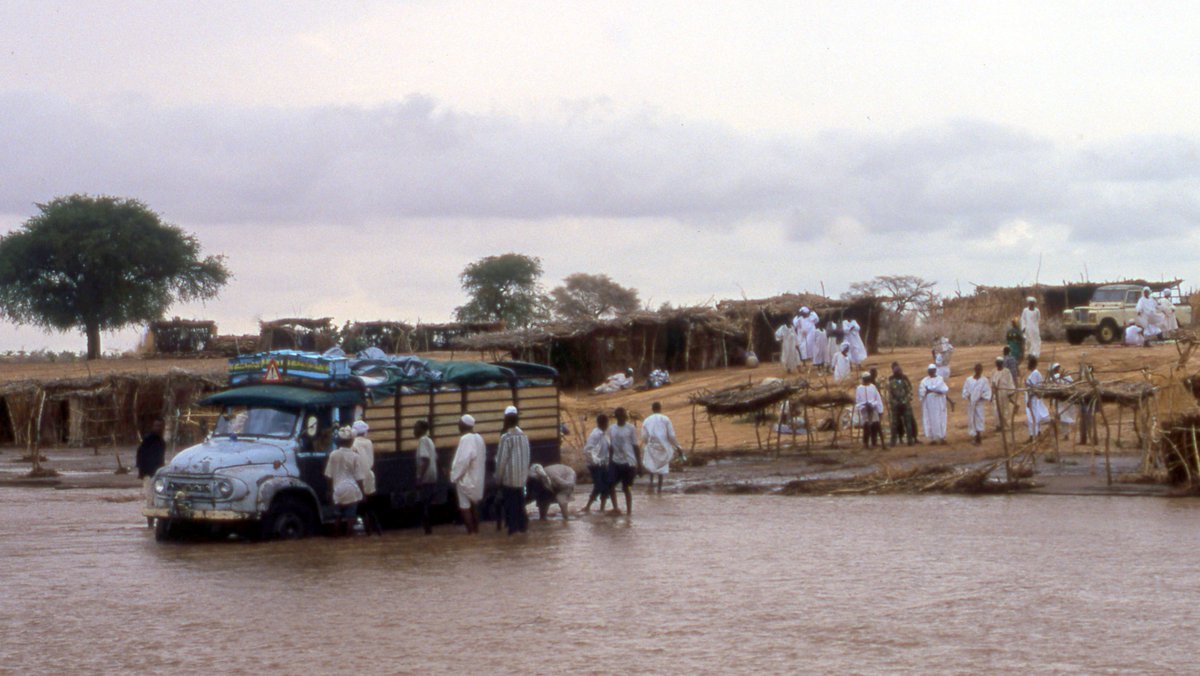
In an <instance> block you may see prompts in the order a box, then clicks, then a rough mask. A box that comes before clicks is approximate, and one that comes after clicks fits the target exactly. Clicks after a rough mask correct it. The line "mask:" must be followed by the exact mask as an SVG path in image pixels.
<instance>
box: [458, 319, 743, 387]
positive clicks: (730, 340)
mask: <svg viewBox="0 0 1200 676" xmlns="http://www.w3.org/2000/svg"><path fill="white" fill-rule="evenodd" d="M456 345H457V346H458V347H460V348H462V349H468V350H478V351H480V352H484V353H490V354H492V355H496V354H499V353H505V354H508V355H509V356H511V357H512V358H513V359H519V360H522V361H532V362H538V363H544V364H550V365H551V366H553V367H554V368H556V369H558V372H559V377H560V379H561V382H562V383H563V385H564V386H567V387H587V386H592V385H595V384H597V383H599V382H601V381H603V380H604V379H605V378H606V377H607V376H609V375H611V374H613V373H617V372H620V371H624V370H625V369H626V368H633V369H634V371H635V373H637V374H638V375H639V376H645V375H646V374H648V373H649V372H650V371H652V370H654V369H666V370H668V371H672V372H675V371H691V370H700V369H707V368H715V367H718V366H728V365H730V364H736V363H740V362H741V360H742V359H744V356H745V348H746V341H745V337H744V335H743V333H742V332H741V331H740V330H739V327H738V326H737V325H736V324H734V323H733V322H731V321H729V319H728V318H727V317H726V316H725V315H723V314H721V313H720V312H718V311H716V310H714V309H713V308H710V307H687V308H676V309H669V310H662V311H659V312H635V313H631V314H628V315H624V316H622V317H618V318H616V319H606V320H594V321H583V322H560V323H552V324H547V325H545V326H540V327H536V328H531V329H521V330H516V331H505V332H500V333H491V334H482V335H476V336H471V337H469V338H464V339H461V340H459V341H457V343H456Z"/></svg>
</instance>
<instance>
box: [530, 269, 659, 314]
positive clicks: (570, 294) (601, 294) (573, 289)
mask: <svg viewBox="0 0 1200 676" xmlns="http://www.w3.org/2000/svg"><path fill="white" fill-rule="evenodd" d="M550 296H551V298H552V299H553V302H554V314H555V315H557V316H559V317H561V318H563V319H569V320H582V319H601V318H605V317H617V316H620V315H624V314H629V313H630V312H633V311H634V310H637V309H638V306H639V303H640V301H638V292H637V290H636V289H629V288H626V287H623V286H621V285H620V284H617V283H616V282H614V281H613V280H612V279H610V278H609V276H608V275H589V274H587V273H586V272H576V273H575V274H573V275H569V276H567V278H566V279H564V280H563V284H562V286H558V287H555V289H554V290H553V291H551V292H550Z"/></svg>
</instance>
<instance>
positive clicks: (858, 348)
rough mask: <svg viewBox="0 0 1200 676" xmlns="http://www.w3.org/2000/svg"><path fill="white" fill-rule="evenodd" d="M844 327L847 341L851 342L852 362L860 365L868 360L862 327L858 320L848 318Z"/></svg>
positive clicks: (854, 364) (843, 324)
mask: <svg viewBox="0 0 1200 676" xmlns="http://www.w3.org/2000/svg"><path fill="white" fill-rule="evenodd" d="M842 329H843V330H844V331H845V332H846V342H847V343H850V364H851V365H853V366H858V365H859V364H861V363H863V362H864V361H866V360H867V346H866V345H864V344H863V339H862V327H860V326H859V325H858V320H856V319H847V320H846V321H844V322H842Z"/></svg>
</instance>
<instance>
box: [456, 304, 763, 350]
mask: <svg viewBox="0 0 1200 676" xmlns="http://www.w3.org/2000/svg"><path fill="white" fill-rule="evenodd" d="M678 321H683V322H687V323H690V324H692V325H694V326H701V327H703V328H704V329H707V330H709V331H712V332H715V333H721V334H725V335H729V336H735V335H738V334H739V333H740V332H741V331H740V329H739V328H738V327H737V326H736V325H735V324H733V322H731V321H730V320H729V319H728V318H727V317H726V316H724V315H722V314H721V313H720V312H718V311H717V310H715V309H713V308H711V307H707V306H692V307H682V308H673V309H667V310H659V311H657V312H649V311H638V312H631V313H629V314H626V315H621V316H620V317H615V318H613V319H596V320H585V321H573V322H550V323H547V324H542V325H539V326H535V327H530V328H526V329H514V330H511V331H500V332H496V333H481V334H476V335H473V336H464V337H462V338H459V339H458V340H456V341H455V343H454V345H455V347H458V348H461V349H468V350H481V351H483V350H520V349H525V348H530V347H536V346H544V345H547V344H549V343H550V342H552V341H555V340H571V339H577V338H582V337H585V336H591V335H598V334H603V333H616V332H621V331H626V330H629V329H631V328H634V327H637V326H663V325H666V324H669V323H671V322H678Z"/></svg>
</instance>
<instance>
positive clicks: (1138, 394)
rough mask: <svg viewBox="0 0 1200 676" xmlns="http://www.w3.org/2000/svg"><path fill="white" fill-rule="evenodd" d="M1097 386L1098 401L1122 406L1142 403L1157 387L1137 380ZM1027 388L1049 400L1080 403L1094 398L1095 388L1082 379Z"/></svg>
mask: <svg viewBox="0 0 1200 676" xmlns="http://www.w3.org/2000/svg"><path fill="white" fill-rule="evenodd" d="M1098 388H1099V391H1100V401H1102V402H1104V403H1106V404H1110V403H1111V404H1121V405H1124V406H1136V405H1138V404H1141V403H1144V402H1145V401H1146V399H1148V398H1150V397H1151V396H1152V395H1153V394H1154V393H1155V392H1157V391H1158V388H1157V387H1155V386H1154V385H1151V384H1150V383H1147V382H1139V381H1133V382H1127V381H1116V382H1110V383H1100V384H1099V385H1098ZM1029 389H1030V391H1031V392H1033V393H1034V394H1036V395H1037V396H1039V397H1041V398H1043V399H1049V400H1051V401H1069V402H1072V403H1081V402H1088V401H1092V400H1094V399H1095V398H1096V388H1093V387H1092V385H1091V384H1090V383H1087V382H1084V381H1079V382H1072V383H1051V382H1046V383H1042V384H1041V385H1038V386H1036V387H1031V388H1029Z"/></svg>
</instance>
